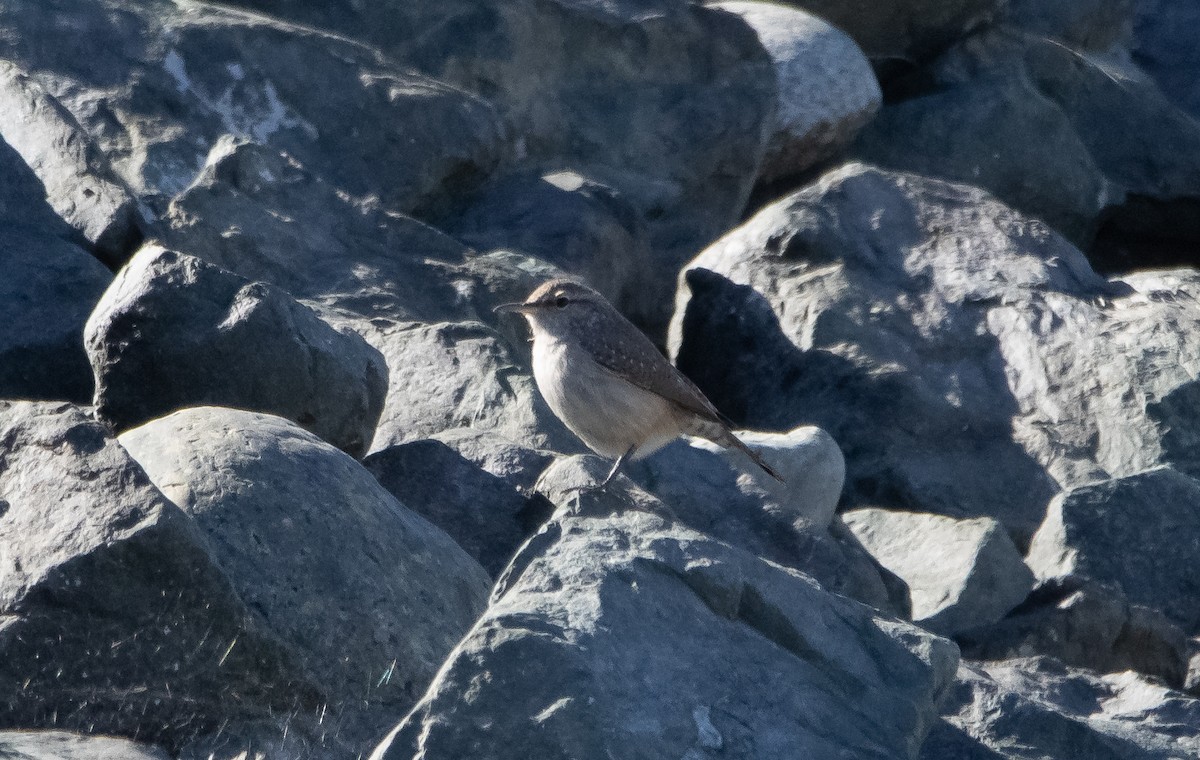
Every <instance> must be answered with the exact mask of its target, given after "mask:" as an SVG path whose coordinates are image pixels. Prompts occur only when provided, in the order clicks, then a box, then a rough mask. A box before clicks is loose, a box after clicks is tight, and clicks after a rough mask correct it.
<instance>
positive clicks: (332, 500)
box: [120, 407, 491, 741]
mask: <svg viewBox="0 0 1200 760" xmlns="http://www.w3.org/2000/svg"><path fill="white" fill-rule="evenodd" d="M120 440H121V444H122V445H123V446H125V448H127V449H128V450H129V452H130V453H131V454H132V455H133V456H134V457H135V458H136V459H137V460H138V463H139V464H141V465H142V467H144V468H145V469H146V472H147V473H148V474H149V475H150V477H151V479H152V480H154V481H155V483H157V484H158V485H159V486H160V487H161V488H162V489H163V493H165V494H166V495H167V496H168V497H169V498H170V499H172V500H173V501H174V502H175V503H176V504H178V505H179V506H180V507H181V508H182V509H183V510H184V511H185V512H186V513H187V514H189V515H191V516H192V519H193V520H194V521H195V523H196V526H197V527H198V528H199V529H200V530H201V531H202V532H203V533H204V534H205V536H206V537H207V540H208V542H209V543H210V544H211V546H212V547H213V549H212V551H213V555H214V557H215V558H216V559H217V560H218V561H219V562H220V563H221V566H222V567H223V568H224V569H225V571H226V572H227V573H228V576H229V579H230V582H231V583H232V585H233V586H234V588H235V589H236V590H237V593H238V595H239V596H240V597H241V598H242V599H244V600H245V601H246V603H247V604H248V605H249V606H250V607H251V608H253V609H255V610H256V611H257V613H258V614H259V615H261V617H262V619H263V620H264V622H265V624H266V625H267V626H269V628H270V630H271V631H272V632H274V633H275V634H276V635H277V636H279V637H280V639H282V640H284V641H286V642H288V644H289V646H290V647H291V648H292V650H293V651H294V652H295V656H296V658H297V659H298V660H299V661H300V662H301V663H302V664H303V665H304V667H305V668H306V669H308V670H309V671H310V672H312V673H313V674H314V675H315V676H316V677H317V678H318V679H319V682H320V683H321V684H322V686H323V687H324V689H325V690H326V692H327V694H328V695H329V700H330V707H331V708H332V709H333V710H334V711H335V714H338V715H340V717H339V722H340V723H341V725H342V729H341V731H342V733H341V736H342V738H343V739H345V740H347V741H362V740H364V739H365V738H366V737H367V736H370V735H371V734H372V732H374V731H377V730H378V728H379V726H380V721H386V720H387V716H391V715H395V714H396V713H398V712H403V711H405V710H407V709H408V708H409V707H411V706H412V705H413V703H414V702H415V701H416V700H417V698H418V697H419V696H420V695H421V693H422V692H423V691H424V689H425V687H426V685H427V684H428V683H429V682H430V681H431V680H432V678H433V676H434V674H435V673H436V672H437V669H438V667H439V666H440V664H441V662H442V660H443V658H444V657H445V656H446V654H447V652H449V651H450V649H451V648H452V647H453V646H454V644H455V643H456V642H457V641H458V639H459V638H460V637H461V636H462V635H463V633H465V632H466V630H467V629H468V628H469V627H470V626H471V624H472V623H473V622H474V621H475V619H476V618H477V617H478V616H479V614H480V612H482V611H483V608H484V605H485V602H486V598H487V592H488V589H489V588H490V585H491V583H490V581H489V579H488V577H487V574H486V573H485V572H484V571H483V568H481V567H480V566H479V565H478V563H476V562H475V561H474V560H473V559H471V558H470V557H468V556H467V555H466V554H465V553H464V552H463V550H462V549H461V548H459V547H458V545H456V544H455V543H454V542H453V541H452V540H451V539H450V538H449V537H448V536H447V535H446V534H445V533H443V532H442V531H440V530H438V529H437V528H436V527H434V526H433V525H431V524H429V523H428V522H427V521H426V520H424V519H423V518H421V517H420V516H418V515H416V514H414V513H413V512H411V511H410V510H408V509H407V508H406V507H405V506H404V505H402V504H400V503H399V502H397V501H396V500H395V499H394V498H393V497H392V496H391V495H390V494H389V493H388V492H387V491H385V490H384V489H383V488H382V487H381V486H380V485H379V484H378V483H377V482H375V479H374V478H372V477H371V474H370V473H368V472H367V471H366V470H364V469H363V468H362V466H361V465H359V464H358V463H357V462H356V461H354V460H353V459H351V458H350V457H348V456H346V455H345V454H343V453H342V452H340V451H338V450H337V449H335V448H333V447H332V446H330V445H328V444H327V443H324V442H323V441H321V440H319V439H318V438H316V437H315V436H313V435H311V434H310V433H307V432H305V431H304V430H302V429H300V428H299V427H297V426H296V425H294V424H292V423H290V422H288V421H286V420H283V419H281V418H279V417H271V416H268V415H263V414H258V413H254V412H244V411H237V410H232V409H220V408H215V407H203V408H197V409H188V410H184V411H181V412H176V413H175V414H172V415H170V416H168V417H164V418H162V419H160V420H156V421H154V422H151V423H149V424H147V425H143V426H142V427H140V428H135V429H134V430H131V431H129V432H127V433H125V434H123V435H122V436H121V439H120Z"/></svg>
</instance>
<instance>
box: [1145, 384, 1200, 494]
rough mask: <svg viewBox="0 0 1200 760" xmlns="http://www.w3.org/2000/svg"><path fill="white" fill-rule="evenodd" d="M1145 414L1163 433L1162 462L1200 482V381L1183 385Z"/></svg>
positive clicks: (1149, 406) (1149, 407) (1151, 406)
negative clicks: (1199, 479) (1198, 479)
mask: <svg viewBox="0 0 1200 760" xmlns="http://www.w3.org/2000/svg"><path fill="white" fill-rule="evenodd" d="M1146 413H1147V414H1148V415H1149V416H1150V418H1151V419H1153V420H1154V421H1155V422H1156V423H1158V425H1159V426H1160V428H1161V429H1162V431H1163V433H1162V447H1163V457H1162V458H1163V460H1164V461H1165V462H1167V463H1169V464H1171V465H1172V466H1173V467H1174V468H1175V469H1177V470H1179V471H1180V472H1183V473H1185V474H1187V475H1191V476H1192V477H1193V478H1200V380H1197V381H1194V382H1191V383H1187V384H1185V385H1181V386H1179V387H1178V388H1176V389H1175V390H1173V391H1171V392H1170V393H1168V394H1167V395H1166V396H1164V397H1163V399H1162V400H1161V401H1159V402H1158V403H1155V404H1147V405H1146Z"/></svg>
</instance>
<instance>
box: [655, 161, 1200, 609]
mask: <svg viewBox="0 0 1200 760" xmlns="http://www.w3.org/2000/svg"><path fill="white" fill-rule="evenodd" d="M1198 295H1200V277H1198V276H1197V275H1196V274H1195V273H1194V272H1190V271H1184V270H1181V271H1178V272H1156V273H1144V274H1139V275H1136V276H1132V275H1131V276H1129V277H1127V278H1126V279H1125V280H1124V281H1121V280H1116V281H1111V282H1110V281H1106V280H1104V279H1102V278H1100V277H1099V276H1097V275H1096V274H1095V273H1094V272H1093V271H1092V270H1091V268H1090V267H1089V266H1088V264H1087V261H1086V260H1085V259H1084V257H1083V255H1082V254H1081V253H1080V252H1079V251H1078V250H1077V249H1076V248H1074V247H1072V246H1071V245H1070V244H1068V243H1067V242H1066V241H1065V240H1064V239H1062V238H1061V237H1059V236H1058V235H1056V234H1054V233H1053V232H1052V231H1050V230H1049V229H1047V228H1046V226H1045V225H1043V224H1041V223H1039V222H1037V221H1035V220H1032V219H1029V218H1027V217H1024V216H1022V215H1020V214H1018V213H1016V212H1014V211H1012V210H1011V209H1009V208H1007V207H1005V206H1003V205H1001V204H1000V203H998V202H997V201H996V200H994V199H993V198H991V197H990V196H988V195H987V194H985V193H983V192H982V191H980V190H977V189H973V188H968V187H964V186H961V185H952V184H948V183H944V182H940V181H937V180H932V179H927V178H921V177H916V176H912V175H903V174H893V173H889V172H885V171H882V170H879V169H873V168H868V167H865V166H862V165H855V164H852V165H849V166H846V167H843V168H841V169H838V170H835V171H833V172H830V173H829V174H827V175H826V176H825V177H823V178H822V179H821V180H819V181H818V182H816V183H814V184H813V185H811V186H809V187H807V188H805V189H803V190H801V191H799V192H797V193H795V194H793V195H791V196H789V197H786V198H784V199H782V200H780V201H778V202H777V203H774V204H772V205H770V206H768V207H767V208H765V209H763V210H762V211H760V212H759V213H758V214H757V215H755V216H754V217H753V218H752V219H750V220H749V221H747V222H746V223H745V224H744V225H742V226H741V227H740V228H738V229H736V230H733V231H732V232H730V233H729V234H728V235H726V236H725V237H724V238H722V239H721V240H720V241H718V242H717V243H714V244H713V245H712V246H710V247H709V248H708V249H707V250H706V251H704V252H703V253H702V254H701V255H700V256H699V257H697V258H696V259H695V260H694V261H692V262H691V264H689V266H688V268H687V271H686V273H685V275H684V277H683V278H682V280H681V287H680V291H679V294H678V298H677V308H676V315H675V321H674V322H673V325H672V341H671V348H672V352H673V354H674V356H675V359H676V363H677V365H678V366H679V367H680V369H682V370H683V371H684V372H686V373H687V374H688V375H689V376H690V377H691V378H692V379H693V380H695V381H696V382H697V383H698V384H699V385H700V387H701V388H702V389H703V390H704V392H705V393H706V394H707V395H708V397H709V398H710V399H712V400H713V402H714V403H715V404H716V405H717V407H718V408H720V409H723V410H724V411H725V412H726V413H727V414H729V415H730V416H731V417H733V418H734V419H736V420H737V421H738V422H739V424H741V425H743V426H745V427H754V428H761V429H781V428H782V429H787V428H791V427H794V426H796V425H800V424H816V425H819V426H820V427H822V428H824V429H825V430H828V431H829V433H830V434H831V435H832V436H833V438H834V440H836V441H837V442H838V445H839V446H841V448H842V451H843V453H844V454H845V456H846V468H847V486H846V494H845V497H844V498H845V501H846V504H847V505H848V506H855V505H862V506H882V507H888V508H896V509H904V510H909V511H920V512H932V513H936V514H944V515H948V516H952V517H979V516H987V517H992V518H994V519H996V520H999V521H1000V523H1001V524H1003V525H1004V527H1005V528H1006V529H1007V530H1008V531H1009V532H1010V534H1012V536H1013V538H1014V540H1015V541H1016V543H1017V545H1018V547H1021V548H1024V546H1026V545H1027V541H1028V539H1029V537H1030V536H1031V535H1032V534H1033V531H1034V530H1035V529H1036V528H1037V527H1038V525H1039V524H1040V523H1041V521H1042V518H1043V516H1044V514H1045V509H1046V504H1047V503H1048V502H1049V500H1050V499H1051V498H1052V497H1053V496H1054V494H1055V493H1056V492H1057V491H1058V490H1059V489H1060V488H1062V487H1068V488H1069V487H1072V486H1075V485H1080V484H1083V483H1088V482H1092V481H1095V480H1097V479H1102V478H1104V477H1108V476H1114V477H1120V476H1124V475H1128V474H1132V473H1135V472H1139V471H1142V470H1145V469H1146V468H1148V467H1152V466H1154V465H1156V464H1159V463H1164V462H1174V461H1180V462H1181V463H1182V464H1181V466H1192V463H1194V462H1195V454H1194V451H1195V449H1194V448H1193V447H1191V446H1189V445H1188V442H1189V441H1192V440H1194V439H1195V438H1198V437H1200V433H1198V432H1196V431H1200V417H1198V416H1197V414H1196V407H1195V405H1194V404H1189V403H1188V402H1187V399H1189V398H1191V396H1190V395H1189V394H1191V393H1192V392H1193V390H1194V388H1195V387H1196V381H1195V380H1194V378H1195V377H1197V376H1200V353H1198V352H1197V350H1196V346H1197V345H1198V343H1197V339H1196V336H1197V335H1200V298H1197V296H1198ZM1165 421H1169V424H1164V422H1165ZM1015 483H1019V484H1021V487H1020V488H1014V486H1013V484H1015ZM1131 598H1132V597H1131Z"/></svg>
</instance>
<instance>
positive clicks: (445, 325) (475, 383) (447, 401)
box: [345, 319, 583, 452]
mask: <svg viewBox="0 0 1200 760" xmlns="http://www.w3.org/2000/svg"><path fill="white" fill-rule="evenodd" d="M345 324H346V325H347V326H355V327H357V328H358V329H359V330H361V332H362V335H363V337H364V338H366V339H367V342H368V343H370V344H372V345H373V346H375V347H377V348H378V349H379V350H380V351H382V352H383V356H384V359H385V360H386V361H387V365H388V367H389V368H390V375H391V380H390V384H389V387H388V395H387V400H386V402H385V404H384V410H383V415H382V417H381V418H380V420H379V427H378V429H377V430H376V431H375V442H374V443H373V444H372V446H371V451H382V450H383V449H386V448H388V447H389V446H395V445H397V444H401V443H407V442H409V441H414V440H420V439H422V438H428V437H430V436H432V435H434V434H436V433H440V432H443V431H446V430H453V429H456V428H468V427H469V428H481V429H485V430H493V431H495V432H496V433H498V434H500V435H502V436H504V437H505V438H508V439H510V440H514V441H520V442H522V443H524V444H527V445H530V446H533V447H535V448H550V449H554V450H557V451H568V452H574V451H580V450H582V449H583V445H582V444H581V443H579V442H578V440H577V439H576V438H575V437H574V436H573V435H572V434H571V433H570V431H568V430H567V429H566V428H565V427H563V424H562V423H561V422H559V420H558V418H557V417H555V416H554V413H553V412H551V411H550V407H548V406H546V402H545V400H543V399H542V396H541V394H540V393H538V390H537V387H536V385H535V383H534V380H533V377H532V376H531V375H530V370H528V369H526V367H527V366H528V365H527V364H525V363H524V362H521V363H520V365H519V364H518V360H517V357H516V356H515V355H514V352H513V350H512V349H511V348H510V347H509V345H508V343H506V342H505V341H504V340H503V339H502V338H501V337H500V335H499V334H498V333H497V332H496V331H494V330H492V329H491V328H490V327H487V326H486V325H483V324H480V323H478V322H465V321H464V322H439V323H435V324H420V323H394V322H393V323H389V322H388V321H386V320H383V319H375V320H372V321H371V322H370V323H361V322H357V323H356V322H353V321H350V322H346V323H345Z"/></svg>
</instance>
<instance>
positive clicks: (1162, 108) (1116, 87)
mask: <svg viewBox="0 0 1200 760" xmlns="http://www.w3.org/2000/svg"><path fill="white" fill-rule="evenodd" d="M1112 124H1120V125H1121V128H1120V129H1119V130H1118V131H1117V132H1114V131H1113V130H1112V129H1110V128H1108V126H1107V125H1112ZM1030 134H1037V135H1039V139H1037V140H1030V139H1028V137H1029V135H1030ZM856 152H857V154H858V156H859V157H860V158H862V159H863V160H866V161H870V162H872V163H876V164H879V165H882V166H886V167H888V168H892V169H897V170H902V171H911V172H916V173H921V174H926V175H930V176H936V177H941V178H945V179H950V180H954V181H959V182H968V183H971V184H974V185H978V186H980V187H983V188H985V189H987V190H988V191H990V192H992V193H994V194H995V195H996V196H997V197H998V198H999V199H1000V200H1002V201H1004V202H1005V203H1007V204H1009V205H1011V206H1012V207H1013V208H1015V209H1017V210H1019V211H1021V212H1023V213H1025V214H1028V215H1030V216H1036V217H1038V218H1040V219H1042V220H1044V221H1046V222H1047V223H1048V224H1050V225H1051V226H1052V227H1054V228H1055V229H1056V230H1058V231H1060V232H1061V233H1063V234H1064V235H1066V236H1067V237H1068V238H1070V239H1071V240H1072V241H1074V242H1075V243H1076V244H1077V245H1080V246H1081V247H1085V248H1088V247H1092V244H1093V240H1094V239H1095V238H1096V237H1097V235H1099V236H1100V238H1101V239H1100V240H1098V241H1097V244H1096V247H1095V250H1094V251H1093V254H1092V255H1093V260H1094V261H1095V262H1096V265H1097V267H1098V268H1101V269H1104V270H1105V271H1128V270H1130V269H1134V268H1145V265H1146V264H1147V263H1158V262H1160V261H1170V260H1171V259H1170V257H1168V256H1165V255H1164V254H1163V253H1161V252H1156V251H1155V250H1154V247H1153V246H1151V245H1148V244H1146V245H1143V248H1144V249H1145V255H1146V256H1154V257H1162V258H1151V259H1145V260H1139V259H1138V254H1137V252H1136V251H1134V252H1130V251H1124V250H1122V249H1121V245H1126V244H1127V243H1128V240H1126V238H1131V237H1132V238H1137V237H1139V236H1141V237H1154V238H1159V239H1161V238H1166V239H1178V240H1181V241H1191V242H1193V243H1194V242H1195V241H1197V240H1200V225H1197V223H1196V221H1195V213H1194V209H1193V208H1192V199H1194V197H1195V196H1196V195H1197V194H1200V158H1195V156H1197V155H1200V122H1197V121H1196V120H1195V119H1193V118H1191V117H1189V116H1188V115H1187V114H1185V113H1184V112H1183V111H1181V110H1179V108H1177V107H1176V106H1175V105H1174V104H1172V103H1171V102H1170V101H1168V100H1167V99H1166V98H1165V97H1164V96H1163V94H1162V93H1161V92H1160V91H1159V90H1158V88H1157V86H1155V84H1154V82H1153V81H1152V80H1151V79H1150V78H1149V77H1148V76H1147V75H1146V74H1145V72H1143V71H1141V70H1140V69H1138V68H1137V66H1136V65H1135V64H1134V63H1132V62H1130V61H1129V59H1128V56H1126V55H1124V54H1122V53H1120V52H1119V51H1118V52H1115V53H1111V54H1100V53H1081V52H1079V51H1076V50H1072V49H1071V48H1070V47H1067V46H1064V45H1063V43H1061V42H1058V41H1056V40H1052V39H1046V38H1044V37H1041V36H1039V35H1036V34H1022V35H1013V34H1011V33H1010V32H1007V31H1004V30H1000V31H996V32H993V33H990V34H984V35H980V36H978V37H975V38H972V39H971V40H970V41H968V42H965V43H963V44H962V45H960V46H958V47H956V48H955V49H954V50H952V51H950V52H948V53H947V54H945V55H944V56H942V57H941V58H939V59H938V61H937V62H936V63H935V64H933V65H932V66H931V68H930V70H929V71H927V72H924V73H923V79H922V82H921V84H920V85H919V87H918V89H917V90H916V92H915V93H914V94H913V96H912V97H909V98H906V99H903V100H901V101H900V102H898V103H896V104H895V105H894V106H888V107H885V108H884V109H883V110H882V111H881V112H880V114H879V117H878V118H877V119H876V120H875V121H874V122H873V123H872V124H871V126H870V127H868V128H867V129H865V130H864V132H863V135H862V138H861V140H860V142H859V144H858V149H857V151H856ZM1126 247H1127V245H1126ZM1160 247H1161V246H1160ZM1184 260H1186V261H1190V259H1187V258H1186V257H1185V258H1184Z"/></svg>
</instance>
